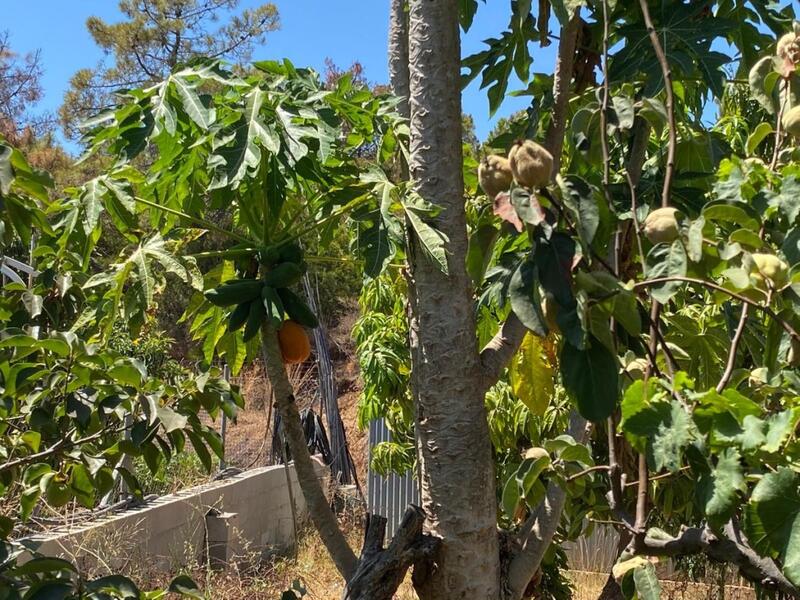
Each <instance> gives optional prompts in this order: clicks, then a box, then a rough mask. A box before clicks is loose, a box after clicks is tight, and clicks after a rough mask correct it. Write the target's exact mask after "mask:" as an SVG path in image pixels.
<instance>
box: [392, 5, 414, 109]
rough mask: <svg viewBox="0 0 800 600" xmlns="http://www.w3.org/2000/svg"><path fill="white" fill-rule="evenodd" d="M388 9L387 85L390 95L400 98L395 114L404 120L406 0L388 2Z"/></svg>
mask: <svg viewBox="0 0 800 600" xmlns="http://www.w3.org/2000/svg"><path fill="white" fill-rule="evenodd" d="M390 1H391V6H390V9H389V83H390V84H391V86H392V93H393V94H394V95H395V96H397V97H399V98H401V99H402V102H400V104H399V105H398V106H397V112H399V113H400V115H401V116H402V117H405V118H406V119H408V118H409V116H410V114H411V113H410V109H409V107H408V96H409V86H410V75H409V72H408V0H390Z"/></svg>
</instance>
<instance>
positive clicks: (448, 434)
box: [409, 0, 500, 600]
mask: <svg viewBox="0 0 800 600" xmlns="http://www.w3.org/2000/svg"><path fill="white" fill-rule="evenodd" d="M458 12H459V6H458V0H437V1H436V2H431V1H430V0H411V2H410V14H409V41H410V43H409V58H410V60H409V63H410V96H409V97H410V108H411V142H410V146H411V148H410V149H411V161H410V175H411V181H412V186H413V190H414V191H415V192H416V193H417V194H419V195H420V196H421V197H422V198H424V199H425V200H427V201H429V202H432V203H434V204H437V205H438V206H440V207H441V208H442V211H441V213H440V214H439V215H438V216H437V217H436V222H435V226H436V227H437V229H439V230H440V231H441V232H442V233H444V234H445V235H446V236H447V238H448V240H449V241H448V242H447V244H446V245H447V264H448V274H444V273H442V272H441V271H440V270H439V268H438V267H437V266H436V265H435V264H434V263H433V261H431V260H429V259H428V258H427V257H426V256H425V254H424V253H423V251H422V248H421V247H420V245H419V243H418V242H417V241H416V240H413V239H412V244H411V248H410V251H411V252H410V254H411V256H412V259H411V260H412V264H411V269H410V270H411V278H412V279H413V292H412V297H411V304H412V320H411V356H412V369H413V378H414V385H413V387H414V391H415V407H416V427H417V436H418V456H419V461H420V470H421V481H420V488H421V492H422V501H423V506H424V509H425V512H426V514H427V522H426V527H427V530H428V531H429V532H430V533H431V534H433V535H435V536H437V537H439V538H441V540H442V544H441V547H440V549H439V551H438V552H437V553H436V555H435V557H434V560H435V566H434V568H433V569H431V570H430V573H429V576H428V577H427V578H426V580H425V581H423V582H418V583H417V591H418V592H419V594H420V597H421V598H422V599H423V600H434V599H435V600H441V599H443V598H470V599H478V598H492V599H495V598H499V597H500V589H499V544H498V536H497V501H496V498H495V479H494V463H493V460H492V453H491V443H490V439H489V431H488V424H487V421H486V412H485V409H484V403H483V401H484V393H483V386H482V385H481V379H482V377H481V373H480V363H479V359H478V352H477V347H476V331H475V317H474V306H473V298H472V289H471V284H470V279H469V277H468V275H467V272H466V267H465V257H466V252H467V235H466V231H467V230H466V215H465V211H464V194H463V189H464V187H463V180H462V154H461V86H460V81H459V80H460V68H461V65H460V37H459V24H458Z"/></svg>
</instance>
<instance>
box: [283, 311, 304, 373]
mask: <svg viewBox="0 0 800 600" xmlns="http://www.w3.org/2000/svg"><path fill="white" fill-rule="evenodd" d="M278 342H279V343H280V346H281V355H282V357H283V362H284V364H287V365H292V364H296V363H301V362H305V361H306V359H307V358H308V357H309V356H310V355H311V342H310V341H309V339H308V335H306V330H305V329H303V327H302V325H299V324H298V323H295V322H294V321H284V322H283V325H281V328H280V329H279V330H278Z"/></svg>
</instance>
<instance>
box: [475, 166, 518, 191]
mask: <svg viewBox="0 0 800 600" xmlns="http://www.w3.org/2000/svg"><path fill="white" fill-rule="evenodd" d="M478 181H479V182H480V184H481V189H483V191H484V192H485V193H486V195H487V196H489V198H492V199H494V198H495V196H497V194H499V193H500V192H507V191H508V188H510V187H511V183H512V182H513V181H514V176H513V175H512V174H511V165H510V164H509V162H508V159H507V158H506V157H505V156H497V155H492V156H486V157H484V158H483V159H482V160H481V164H480V165H478Z"/></svg>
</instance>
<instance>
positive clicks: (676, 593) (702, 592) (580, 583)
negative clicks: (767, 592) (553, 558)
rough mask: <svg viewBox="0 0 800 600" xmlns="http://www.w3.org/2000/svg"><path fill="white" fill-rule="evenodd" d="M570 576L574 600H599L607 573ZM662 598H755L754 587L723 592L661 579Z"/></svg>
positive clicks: (578, 572) (585, 572) (710, 599)
mask: <svg viewBox="0 0 800 600" xmlns="http://www.w3.org/2000/svg"><path fill="white" fill-rule="evenodd" d="M569 577H570V579H571V580H572V582H573V584H574V585H575V595H574V596H573V600H597V598H598V597H599V596H600V590H602V589H603V586H604V585H605V583H606V579H607V578H608V574H607V573H593V572H590V571H570V572H569ZM660 583H661V587H662V590H663V591H662V593H661V598H662V600H717V599H718V598H724V599H725V600H754V599H755V597H756V596H755V592H754V591H753V589H752V588H749V587H742V586H736V585H726V586H725V589H724V591H722V594H720V591H721V590H720V588H719V586H714V585H709V584H706V583H693V582H689V581H670V580H661V581H660Z"/></svg>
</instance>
